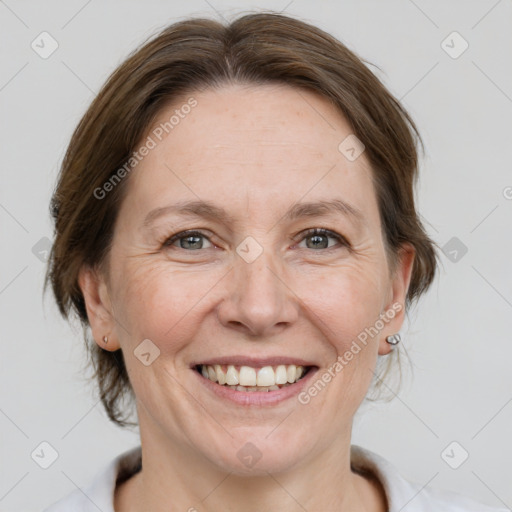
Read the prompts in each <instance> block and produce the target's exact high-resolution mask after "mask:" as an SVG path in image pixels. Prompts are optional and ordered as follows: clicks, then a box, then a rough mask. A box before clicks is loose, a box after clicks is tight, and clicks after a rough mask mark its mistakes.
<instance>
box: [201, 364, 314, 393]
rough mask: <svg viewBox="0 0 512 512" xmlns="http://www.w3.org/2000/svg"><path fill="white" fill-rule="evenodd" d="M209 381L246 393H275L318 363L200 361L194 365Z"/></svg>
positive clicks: (305, 374) (298, 378)
mask: <svg viewBox="0 0 512 512" xmlns="http://www.w3.org/2000/svg"><path fill="white" fill-rule="evenodd" d="M193 368H194V369H195V371H196V372H197V373H199V374H200V375H201V376H202V377H203V378H205V379H207V380H208V381H210V382H212V383H215V384H217V386H221V387H223V388H225V389H231V390H233V391H238V392H242V393H254V392H260V393H261V392H263V393H271V392H276V391H279V390H280V389H283V388H286V387H289V386H293V385H294V384H296V383H298V382H299V381H301V380H302V379H304V378H306V376H307V375H308V374H309V373H310V372H311V371H312V370H314V369H316V366H312V365H309V366H308V365H297V364H278V365H273V366H270V365H267V366H245V365H235V364H197V365H194V367H193Z"/></svg>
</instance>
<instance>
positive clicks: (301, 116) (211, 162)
mask: <svg viewBox="0 0 512 512" xmlns="http://www.w3.org/2000/svg"><path fill="white" fill-rule="evenodd" d="M187 105H188V106H190V105H194V106H193V107H190V108H189V107H187ZM351 134H352V129H351V127H350V125H349V123H348V122H347V121H346V120H345V119H344V117H343V116H342V115H341V114H340V113H339V112H338V111H337V109H336V108H335V107H334V106H333V105H332V104H330V103H329V101H328V100H327V99H325V98H322V97H321V96H319V95H317V94H315V93H312V92H309V91H305V90H299V89H296V88H292V87H289V86H286V85H281V84H267V85H257V86H255V85H227V86H224V87H220V88H217V89H207V90H204V91H199V92H197V91H196V92H190V93H189V94H185V95H183V96H182V97H181V98H180V99H179V100H175V101H173V103H172V104H169V105H167V106H166V107H165V108H164V109H162V111H161V112H160V113H159V115H158V117H157V118H156V119H155V122H154V123H153V125H152V126H151V128H150V130H149V131H148V134H147V135H146V137H150V138H151V139H152V140H153V142H154V148H153V149H151V150H150V151H149V153H148V154H147V155H146V156H145V157H144V158H143V159H142V161H141V162H140V163H139V164H138V165H137V167H136V171H135V172H132V175H131V176H130V182H131V183H130V187H129V189H130V192H129V194H128V195H132V196H133V195H135V196H136V200H137V203H138V204H139V205H140V206H141V208H142V209H145V208H146V209H147V208H148V207H149V206H150V205H149V203H151V206H152V207H154V206H155V205H156V206H164V205H165V203H166V202H168V201H169V200H170V199H172V198H179V199H185V198H186V199H190V198H192V199H197V198H204V199H212V198H213V199H215V198H219V199H220V201H224V200H225V198H226V196H229V197H231V198H232V201H233V204H235V203H236V201H237V198H238V199H240V204H243V201H241V198H242V197H243V198H245V200H246V201H248V200H249V199H250V200H251V201H252V202H253V203H255V204H258V201H259V200H260V199H261V200H263V199H265V200H266V201H267V202H268V200H269V199H272V200H275V201H277V202H278V201H283V200H284V201H285V202H287V203H288V206H289V203H294V202H296V201H298V200H299V199H300V198H301V197H302V196H304V195H306V194H307V196H308V197H307V199H308V200H314V199H315V198H320V197H322V198H325V196H326V194H331V195H332V196H333V197H334V196H336V197H338V196H339V195H340V194H341V195H345V196H346V198H347V200H352V201H353V202H356V203H357V202H359V203H364V202H368V195H369V194H373V186H372V180H371V170H370V166H369V164H368V162H367V160H366V157H365V155H364V153H363V154H362V155H361V156H360V157H359V158H357V159H356V160H355V161H350V160H349V159H347V158H346V157H345V156H344V154H343V153H342V152H340V149H339V146H340V143H342V141H344V140H345V139H346V138H347V137H348V136H350V135H351ZM145 140H146V139H145ZM145 140H144V141H145ZM144 141H142V142H143V143H144ZM194 196H195V197H194ZM160 203H161V204H160Z"/></svg>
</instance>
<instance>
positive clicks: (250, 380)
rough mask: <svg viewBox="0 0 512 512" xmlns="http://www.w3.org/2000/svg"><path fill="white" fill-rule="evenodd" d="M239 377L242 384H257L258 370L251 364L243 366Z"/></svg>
mask: <svg viewBox="0 0 512 512" xmlns="http://www.w3.org/2000/svg"><path fill="white" fill-rule="evenodd" d="M239 379H240V385H241V386H256V370H255V369H254V368H251V367H250V366H242V367H241V368H240V377H239ZM210 380H211V379H210Z"/></svg>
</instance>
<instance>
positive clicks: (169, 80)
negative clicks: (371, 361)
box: [45, 13, 437, 426]
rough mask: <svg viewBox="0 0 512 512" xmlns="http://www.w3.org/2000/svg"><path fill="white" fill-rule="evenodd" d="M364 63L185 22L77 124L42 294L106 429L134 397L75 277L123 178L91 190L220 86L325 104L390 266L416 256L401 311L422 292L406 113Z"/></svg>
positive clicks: (339, 47)
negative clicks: (85, 357) (374, 201)
mask: <svg viewBox="0 0 512 512" xmlns="http://www.w3.org/2000/svg"><path fill="white" fill-rule="evenodd" d="M364 62H365V61H364V60H362V59H360V58H359V57H358V56H356V55H355V54H354V53H353V52H352V51H350V50H349V49H348V48H347V47H346V46H344V45H343V44H342V43H341V42H339V41H338V40H336V39H335V38H334V37H332V36H330V35H329V34H327V33H325V32H324V31H322V30H320V29H319V28H317V27H315V26H312V25H310V24H308V23H305V22H303V21H300V20H298V19H294V18H291V17H288V16H284V15H281V14H276V13H258V14H248V15H244V16H242V17H240V18H238V19H235V20H234V21H232V22H231V23H230V24H228V25H223V24H221V23H219V22H217V21H213V20H209V19H194V18H192V19H188V20H184V21H180V22H178V23H175V24H173V25H170V26H169V27H167V28H165V29H164V30H163V31H161V32H160V33H159V34H158V35H156V37H154V38H153V39H151V40H150V41H149V42H147V43H145V44H144V45H143V46H142V47H141V48H140V49H138V50H137V51H136V52H134V53H132V54H131V55H130V56H129V57H128V58H127V59H126V60H125V61H124V62H123V63H122V64H121V65H120V66H119V67H118V68H117V69H116V70H115V71H114V73H113V74H112V75H111V76H110V78H109V79H108V81H107V82H106V84H105V85H104V86H103V88H102V90H101V91H100V93H99V94H98V95H97V97H96V98H95V99H94V101H93V102H92V104H91V105H90V107H89V109H88V110H87V112H86V114H85V115H84V116H83V118H82V119H81V121H80V122H79V124H78V126H77V128H76V130H75V132H74V133H73V136H72V138H71V141H70V144H69V147H68V149H67V152H66V154H65V157H64V160H63V163H62V167H61V170H60V175H59V179H58V183H57V186H56V189H55V192H54V195H53V198H52V203H51V214H52V217H53V219H54V222H55V240H54V243H53V247H52V250H51V253H50V257H49V262H48V268H47V273H46V279H45V290H46V287H47V285H48V282H51V286H52V290H53V293H54V295H55V298H56V301H57V304H58V307H59V310H60V312H61V314H62V315H63V316H64V317H65V318H69V314H70V311H71V309H74V311H75V312H76V314H77V315H78V317H79V319H80V322H81V325H82V328H83V331H84V337H85V342H86V346H87V348H88V351H89V352H88V353H89V356H90V358H91V360H92V363H93V367H94V368H95V375H94V377H95V379H96V380H97V384H98V386H99V392H100V398H101V400H102V402H103V405H104V407H105V409H106V411H107V414H108V416H109V418H110V419H111V420H112V421H114V422H116V423H117V424H119V425H121V426H125V425H134V423H131V422H128V421H127V420H126V418H127V415H125V413H126V412H127V411H126V408H124V407H122V406H121V405H120V403H121V401H122V400H123V398H125V397H126V393H128V394H129V395H130V396H131V397H132V398H134V394H133V389H132V387H131V384H130V382H129V379H128V375H127V371H126V367H125V364H124V359H123V354H122V351H121V350H117V351H115V352H109V351H106V350H102V349H101V348H99V347H98V346H97V345H96V343H95V342H94V341H93V340H92V338H91V337H90V335H89V334H88V329H87V328H88V318H87V313H86V308H85V302H84V297H83V295H82V292H81V290H80V287H79V285H78V273H79V270H80V268H81V267H82V266H83V265H88V266H90V267H92V268H94V267H96V268H99V269H101V270H104V271H105V272H107V266H106V262H107V261H108V258H107V256H108V253H109V249H110V244H111V241H112V235H113V229H114V224H115V221H116V216H117V213H118V211H119V206H120V204H121V201H122V200H123V194H124V190H125V188H126V182H127V180H129V177H126V178H124V179H123V180H122V181H121V182H120V183H119V184H118V185H117V186H115V187H113V189H112V190H111V191H110V192H109V193H108V194H106V196H105V197H104V198H103V199H102V200H99V199H98V198H97V197H96V195H95V194H94V191H95V190H97V189H98V187H102V186H103V185H104V184H105V183H106V182H107V181H109V180H110V179H112V176H113V175H114V174H115V173H116V171H118V170H119V168H120V167H122V166H123V165H124V164H125V163H126V162H127V161H128V160H129V158H130V156H131V155H132V152H133V151H134V150H135V149H136V145H137V144H138V143H139V142H140V140H141V139H142V137H143V136H144V135H145V133H146V132H147V130H148V129H149V127H150V126H151V123H152V121H153V120H154V119H155V118H156V116H157V115H158V114H159V112H160V111H161V110H162V108H163V107H164V106H165V105H167V104H168V103H169V102H171V101H173V100H176V98H178V97H179V96H182V95H184V94H185V93H188V92H190V91H193V90H201V89H204V88H209V87H220V86H222V85H223V84H226V83H230V82H231V83H246V84H264V83H269V82H273V83H283V84H287V85H290V86H292V87H296V88H304V89H307V90H309V91H313V92H315V93H317V94H319V95H321V96H322V97H324V98H327V99H328V100H330V102H331V103H332V104H333V106H334V107H335V108H337V109H338V110H339V111H340V112H341V113H342V114H343V115H344V116H345V118H346V119H347V121H348V122H349V123H350V125H351V126H352V129H353V132H354V134H355V135H356V136H357V137H358V138H359V139H360V140H361V141H362V142H363V144H364V145H365V155H366V157H367V158H368V160H369V162H370V164H371V167H372V174H373V179H374V183H375V189H376V193H377V196H378V205H379V211H380V215H381V221H382V229H383V238H384V241H385V244H386V247H387V251H388V254H389V261H390V267H391V268H392V269H393V268H394V264H395V263H396V261H397V256H398V253H399V249H400V246H401V244H403V243H404V242H408V243H410V244H412V245H413V246H414V248H415V250H416V257H415V260H414V266H413V273H412V279H411V283H410V286H409V290H408V293H407V300H406V309H408V306H409V305H410V304H411V303H412V302H413V301H415V300H416V299H417V298H419V296H420V295H421V294H422V293H423V292H425V291H426V290H427V289H428V287H429V286H430V284H431V283H432V281H433V279H434V277H435V272H436V269H437V254H436V252H435V250H434V245H435V244H434V242H432V241H431V240H430V239H429V237H428V236H427V234H426V232H425V230H424V228H423V226H422V224H421V221H420V219H419V216H418V214H417V212H416V209H415V205H414V186H415V183H416V181H417V173H418V170H417V160H418V155H417V150H416V143H417V142H418V141H419V142H421V137H420V135H419V133H418V130H417V128H416V126H415V125H414V123H413V121H412V120H411V118H410V117H409V115H408V113H407V112H406V111H405V110H404V108H403V107H402V106H401V105H400V103H399V102H398V101H397V100H396V99H395V98H394V97H393V96H392V95H391V94H390V93H389V92H388V91H387V90H386V88H385V87H384V86H383V85H382V83H381V82H380V81H379V80H378V79H377V78H376V77H375V76H374V74H373V73H372V72H371V71H370V70H369V69H368V68H367V67H366V66H365V64H364ZM340 142H341V141H340ZM387 359H388V358H387Z"/></svg>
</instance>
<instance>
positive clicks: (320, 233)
mask: <svg viewBox="0 0 512 512" xmlns="http://www.w3.org/2000/svg"><path fill="white" fill-rule="evenodd" d="M329 238H331V239H334V240H336V241H337V242H338V243H339V244H340V245H341V246H345V247H350V244H349V243H348V241H347V240H346V238H345V237H343V236H342V235H339V234H338V233H335V232H334V231H330V230H328V229H324V228H312V229H308V230H307V231H303V232H302V233H301V238H300V240H301V242H302V241H303V240H306V248H307V249H315V250H316V249H333V248H335V246H333V245H329ZM308 239H309V240H310V242H309V243H308Z"/></svg>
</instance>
